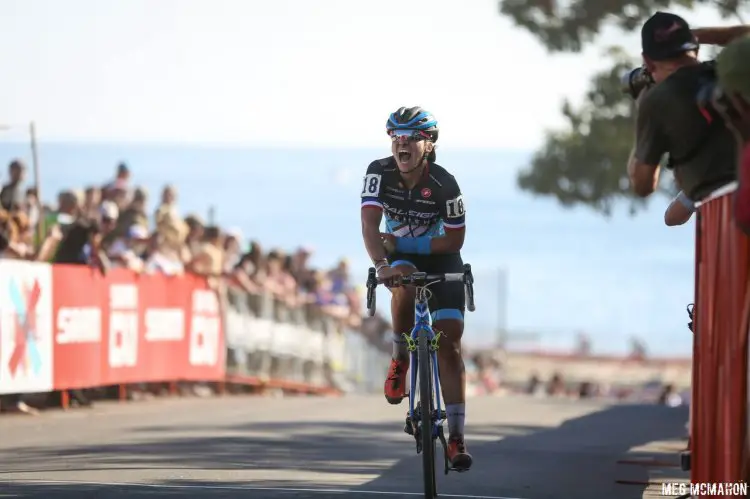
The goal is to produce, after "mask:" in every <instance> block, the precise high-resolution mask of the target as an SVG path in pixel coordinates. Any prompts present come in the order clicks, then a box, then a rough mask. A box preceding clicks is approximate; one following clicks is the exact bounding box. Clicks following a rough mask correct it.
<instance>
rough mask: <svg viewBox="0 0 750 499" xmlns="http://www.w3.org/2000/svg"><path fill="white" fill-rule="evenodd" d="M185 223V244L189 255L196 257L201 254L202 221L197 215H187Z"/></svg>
mask: <svg viewBox="0 0 750 499" xmlns="http://www.w3.org/2000/svg"><path fill="white" fill-rule="evenodd" d="M185 223H186V224H187V226H188V234H187V238H186V243H187V247H188V250H190V253H191V255H197V254H198V253H200V252H201V246H202V245H203V232H204V224H203V220H201V218H200V217H199V216H198V215H188V216H187V217H185Z"/></svg>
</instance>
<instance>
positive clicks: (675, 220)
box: [664, 191, 695, 227]
mask: <svg viewBox="0 0 750 499" xmlns="http://www.w3.org/2000/svg"><path fill="white" fill-rule="evenodd" d="M694 212H695V204H693V202H692V201H691V200H690V198H688V197H687V195H685V193H684V192H682V191H680V193H679V194H678V195H677V197H676V198H674V199H673V200H672V201H671V202H670V203H669V206H668V207H667V211H666V212H664V223H665V224H667V225H668V226H669V227H674V226H676V225H682V224H684V223H687V221H688V220H690V217H692V216H693V213H694Z"/></svg>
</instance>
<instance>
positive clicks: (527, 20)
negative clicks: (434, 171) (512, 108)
mask: <svg viewBox="0 0 750 499" xmlns="http://www.w3.org/2000/svg"><path fill="white" fill-rule="evenodd" d="M748 2H750V0H676V1H672V0H632V1H628V0H569V3H567V4H565V5H562V4H560V3H558V2H557V1H556V0H499V7H500V13H501V14H502V15H505V16H508V17H510V18H511V19H512V20H513V21H514V22H515V24H516V25H518V26H520V27H522V28H524V29H526V30H527V31H529V32H530V33H532V34H533V35H535V36H536V37H537V38H538V39H539V41H540V42H542V43H543V44H544V46H545V47H546V48H547V50H548V51H549V52H552V53H554V52H579V51H580V50H581V49H582V48H583V47H584V46H585V45H586V44H588V43H592V42H593V41H594V40H595V39H596V37H597V35H598V34H599V33H600V31H601V29H602V28H603V27H604V26H605V25H613V24H614V25H615V26H617V27H619V28H620V29H622V30H624V31H633V30H636V29H639V28H640V26H641V25H642V24H643V22H644V21H645V20H646V19H647V18H648V17H650V16H651V14H653V13H654V12H655V11H657V10H668V9H669V8H674V7H693V6H696V5H700V4H706V5H709V4H710V5H713V6H715V7H716V8H717V9H718V11H719V12H720V13H721V15H722V16H724V17H729V16H735V17H738V18H740V15H739V12H740V10H741V8H742V7H743V6H744V5H747V4H748ZM607 55H608V56H609V57H610V58H612V60H613V67H612V68H611V69H610V70H608V71H603V72H601V73H598V74H596V75H594V77H593V78H592V80H591V85H590V88H589V90H588V92H587V93H586V95H585V100H584V103H583V104H582V105H581V106H579V107H574V106H572V105H571V104H570V102H569V101H567V100H566V101H565V102H564V103H563V105H562V114H563V116H564V117H565V118H566V120H567V127H566V128H565V129H564V130H556V131H550V132H547V133H546V137H545V144H544V145H543V146H542V148H541V149H540V150H539V151H537V152H536V153H535V154H534V156H533V158H532V160H531V164H530V165H529V167H528V168H526V169H525V170H523V171H521V172H520V173H519V175H518V185H519V187H520V188H521V189H522V190H525V191H528V192H531V193H532V194H535V195H540V196H553V197H555V198H556V199H557V200H558V201H559V202H560V203H561V204H562V205H563V206H573V205H577V204H583V205H586V206H589V207H591V208H593V209H594V210H595V211H597V212H599V213H601V214H603V215H605V216H608V215H609V214H610V213H611V211H612V208H613V207H614V204H615V203H617V202H622V201H627V202H628V203H629V206H630V210H631V213H635V212H636V211H638V209H640V208H642V207H643V206H645V201H644V200H643V199H640V198H637V197H635V196H634V195H633V194H632V192H631V191H630V187H629V182H628V179H627V173H626V171H625V165H626V163H627V160H628V157H629V155H630V150H631V147H632V145H633V137H634V130H635V123H634V106H633V103H632V99H631V98H630V96H628V95H627V94H625V93H623V92H622V91H621V84H620V81H621V76H622V75H623V74H624V73H625V72H626V71H628V70H630V69H633V68H634V67H636V66H638V65H639V64H640V60H638V59H635V58H632V57H628V56H627V55H625V52H624V51H623V50H622V49H619V48H617V47H613V48H610V49H608V50H607ZM669 178H670V176H664V175H663V178H662V185H661V188H660V191H662V192H665V193H668V192H673V191H674V187H673V186H670V185H668V179H669Z"/></svg>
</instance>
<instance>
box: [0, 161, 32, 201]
mask: <svg viewBox="0 0 750 499" xmlns="http://www.w3.org/2000/svg"><path fill="white" fill-rule="evenodd" d="M25 172H26V166H25V165H24V164H23V163H22V162H21V160H19V159H14V160H13V161H11V162H10V165H8V176H9V177H10V181H9V182H8V183H7V184H5V185H4V186H3V188H2V189H1V190H0V207H2V209H4V210H6V211H15V210H21V209H23V208H24V206H25V203H24V195H23V186H22V182H23V178H24V174H25Z"/></svg>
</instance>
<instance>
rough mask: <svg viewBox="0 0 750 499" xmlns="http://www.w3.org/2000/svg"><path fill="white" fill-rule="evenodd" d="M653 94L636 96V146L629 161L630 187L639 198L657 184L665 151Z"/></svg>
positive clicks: (665, 145)
mask: <svg viewBox="0 0 750 499" xmlns="http://www.w3.org/2000/svg"><path fill="white" fill-rule="evenodd" d="M653 95H654V94H653V92H652V91H650V90H644V91H643V92H641V94H640V95H639V96H638V99H637V100H636V105H637V107H638V111H637V114H638V116H637V118H636V130H635V147H634V148H633V152H632V153H631V156H630V160H629V161H628V166H627V169H628V178H629V179H630V186H631V187H632V189H633V192H635V193H636V194H637V195H638V196H641V197H646V196H649V195H650V194H652V193H653V192H654V191H655V190H656V186H657V185H658V183H659V170H660V168H659V161H660V160H661V158H662V156H664V154H665V153H666V152H667V141H666V138H665V137H664V135H663V133H662V131H661V127H660V126H659V115H658V114H657V112H656V108H657V107H658V106H657V102H655V99H654V98H653Z"/></svg>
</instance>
